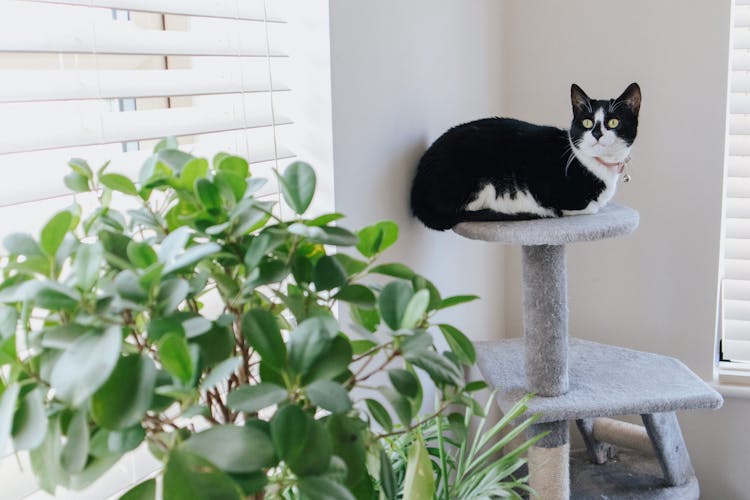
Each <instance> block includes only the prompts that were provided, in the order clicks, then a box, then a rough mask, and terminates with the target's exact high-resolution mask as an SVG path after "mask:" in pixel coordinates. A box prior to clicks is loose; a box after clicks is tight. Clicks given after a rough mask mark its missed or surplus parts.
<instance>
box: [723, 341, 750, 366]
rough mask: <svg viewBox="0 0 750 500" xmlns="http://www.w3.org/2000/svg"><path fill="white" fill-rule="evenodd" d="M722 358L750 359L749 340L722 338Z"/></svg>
mask: <svg viewBox="0 0 750 500" xmlns="http://www.w3.org/2000/svg"><path fill="white" fill-rule="evenodd" d="M721 349H722V356H723V357H724V359H728V360H733V361H750V341H748V340H730V339H724V340H723V341H722V343H721Z"/></svg>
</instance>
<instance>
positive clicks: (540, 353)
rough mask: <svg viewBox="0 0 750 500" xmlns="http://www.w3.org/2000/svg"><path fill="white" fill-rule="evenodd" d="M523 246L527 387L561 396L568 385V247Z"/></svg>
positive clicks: (538, 391) (529, 389) (541, 393)
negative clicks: (566, 268) (566, 250)
mask: <svg viewBox="0 0 750 500" xmlns="http://www.w3.org/2000/svg"><path fill="white" fill-rule="evenodd" d="M522 249H523V330H524V343H525V358H526V362H525V367H526V368H525V369H526V390H528V391H529V392H533V393H535V394H537V395H539V396H559V395H561V394H565V393H566V392H568V388H569V381H568V294H567V274H566V272H565V247H564V246H563V245H537V246H524V247H522Z"/></svg>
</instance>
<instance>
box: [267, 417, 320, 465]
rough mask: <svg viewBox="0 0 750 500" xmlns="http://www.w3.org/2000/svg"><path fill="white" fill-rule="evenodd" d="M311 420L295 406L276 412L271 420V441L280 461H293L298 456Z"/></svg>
mask: <svg viewBox="0 0 750 500" xmlns="http://www.w3.org/2000/svg"><path fill="white" fill-rule="evenodd" d="M311 420H312V419H310V417H309V416H308V415H307V414H305V412H304V411H302V409H301V408H300V407H299V406H297V405H295V404H290V405H286V406H282V407H281V408H279V410H278V411H276V413H275V414H274V416H273V418H272V419H271V439H272V440H273V446H274V449H275V450H276V454H277V455H278V457H279V458H280V459H281V460H284V461H286V462H289V461H294V460H295V459H297V458H298V457H299V456H300V454H301V453H302V449H303V448H304V445H305V440H306V439H307V437H308V435H307V427H308V425H309V424H310V422H311Z"/></svg>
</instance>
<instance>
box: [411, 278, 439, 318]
mask: <svg viewBox="0 0 750 500" xmlns="http://www.w3.org/2000/svg"><path fill="white" fill-rule="evenodd" d="M411 283H412V285H413V286H414V291H419V290H427V291H428V292H430V303H429V305H428V306H427V309H428V310H429V311H434V310H436V309H437V308H438V307H439V306H440V302H442V300H443V299H441V298H440V292H438V289H437V288H435V285H434V284H433V283H432V281H430V280H428V279H426V278H425V277H424V276H419V275H417V276H415V277H414V279H412V280H411Z"/></svg>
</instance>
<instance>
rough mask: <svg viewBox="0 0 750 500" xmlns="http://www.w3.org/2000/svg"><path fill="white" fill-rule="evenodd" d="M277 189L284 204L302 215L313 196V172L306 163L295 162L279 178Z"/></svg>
mask: <svg viewBox="0 0 750 500" xmlns="http://www.w3.org/2000/svg"><path fill="white" fill-rule="evenodd" d="M279 187H280V188H281V194H283V195H284V200H285V201H286V203H287V204H288V205H289V206H290V207H291V208H292V210H294V211H295V212H296V213H298V214H300V215H302V214H303V213H305V211H306V210H307V207H309V206H310V202H312V199H313V195H314V194H315V170H313V168H312V167H311V166H310V165H308V164H307V163H304V162H301V161H296V162H294V163H292V164H290V165H289V166H288V167H286V169H285V170H284V175H281V176H279Z"/></svg>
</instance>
